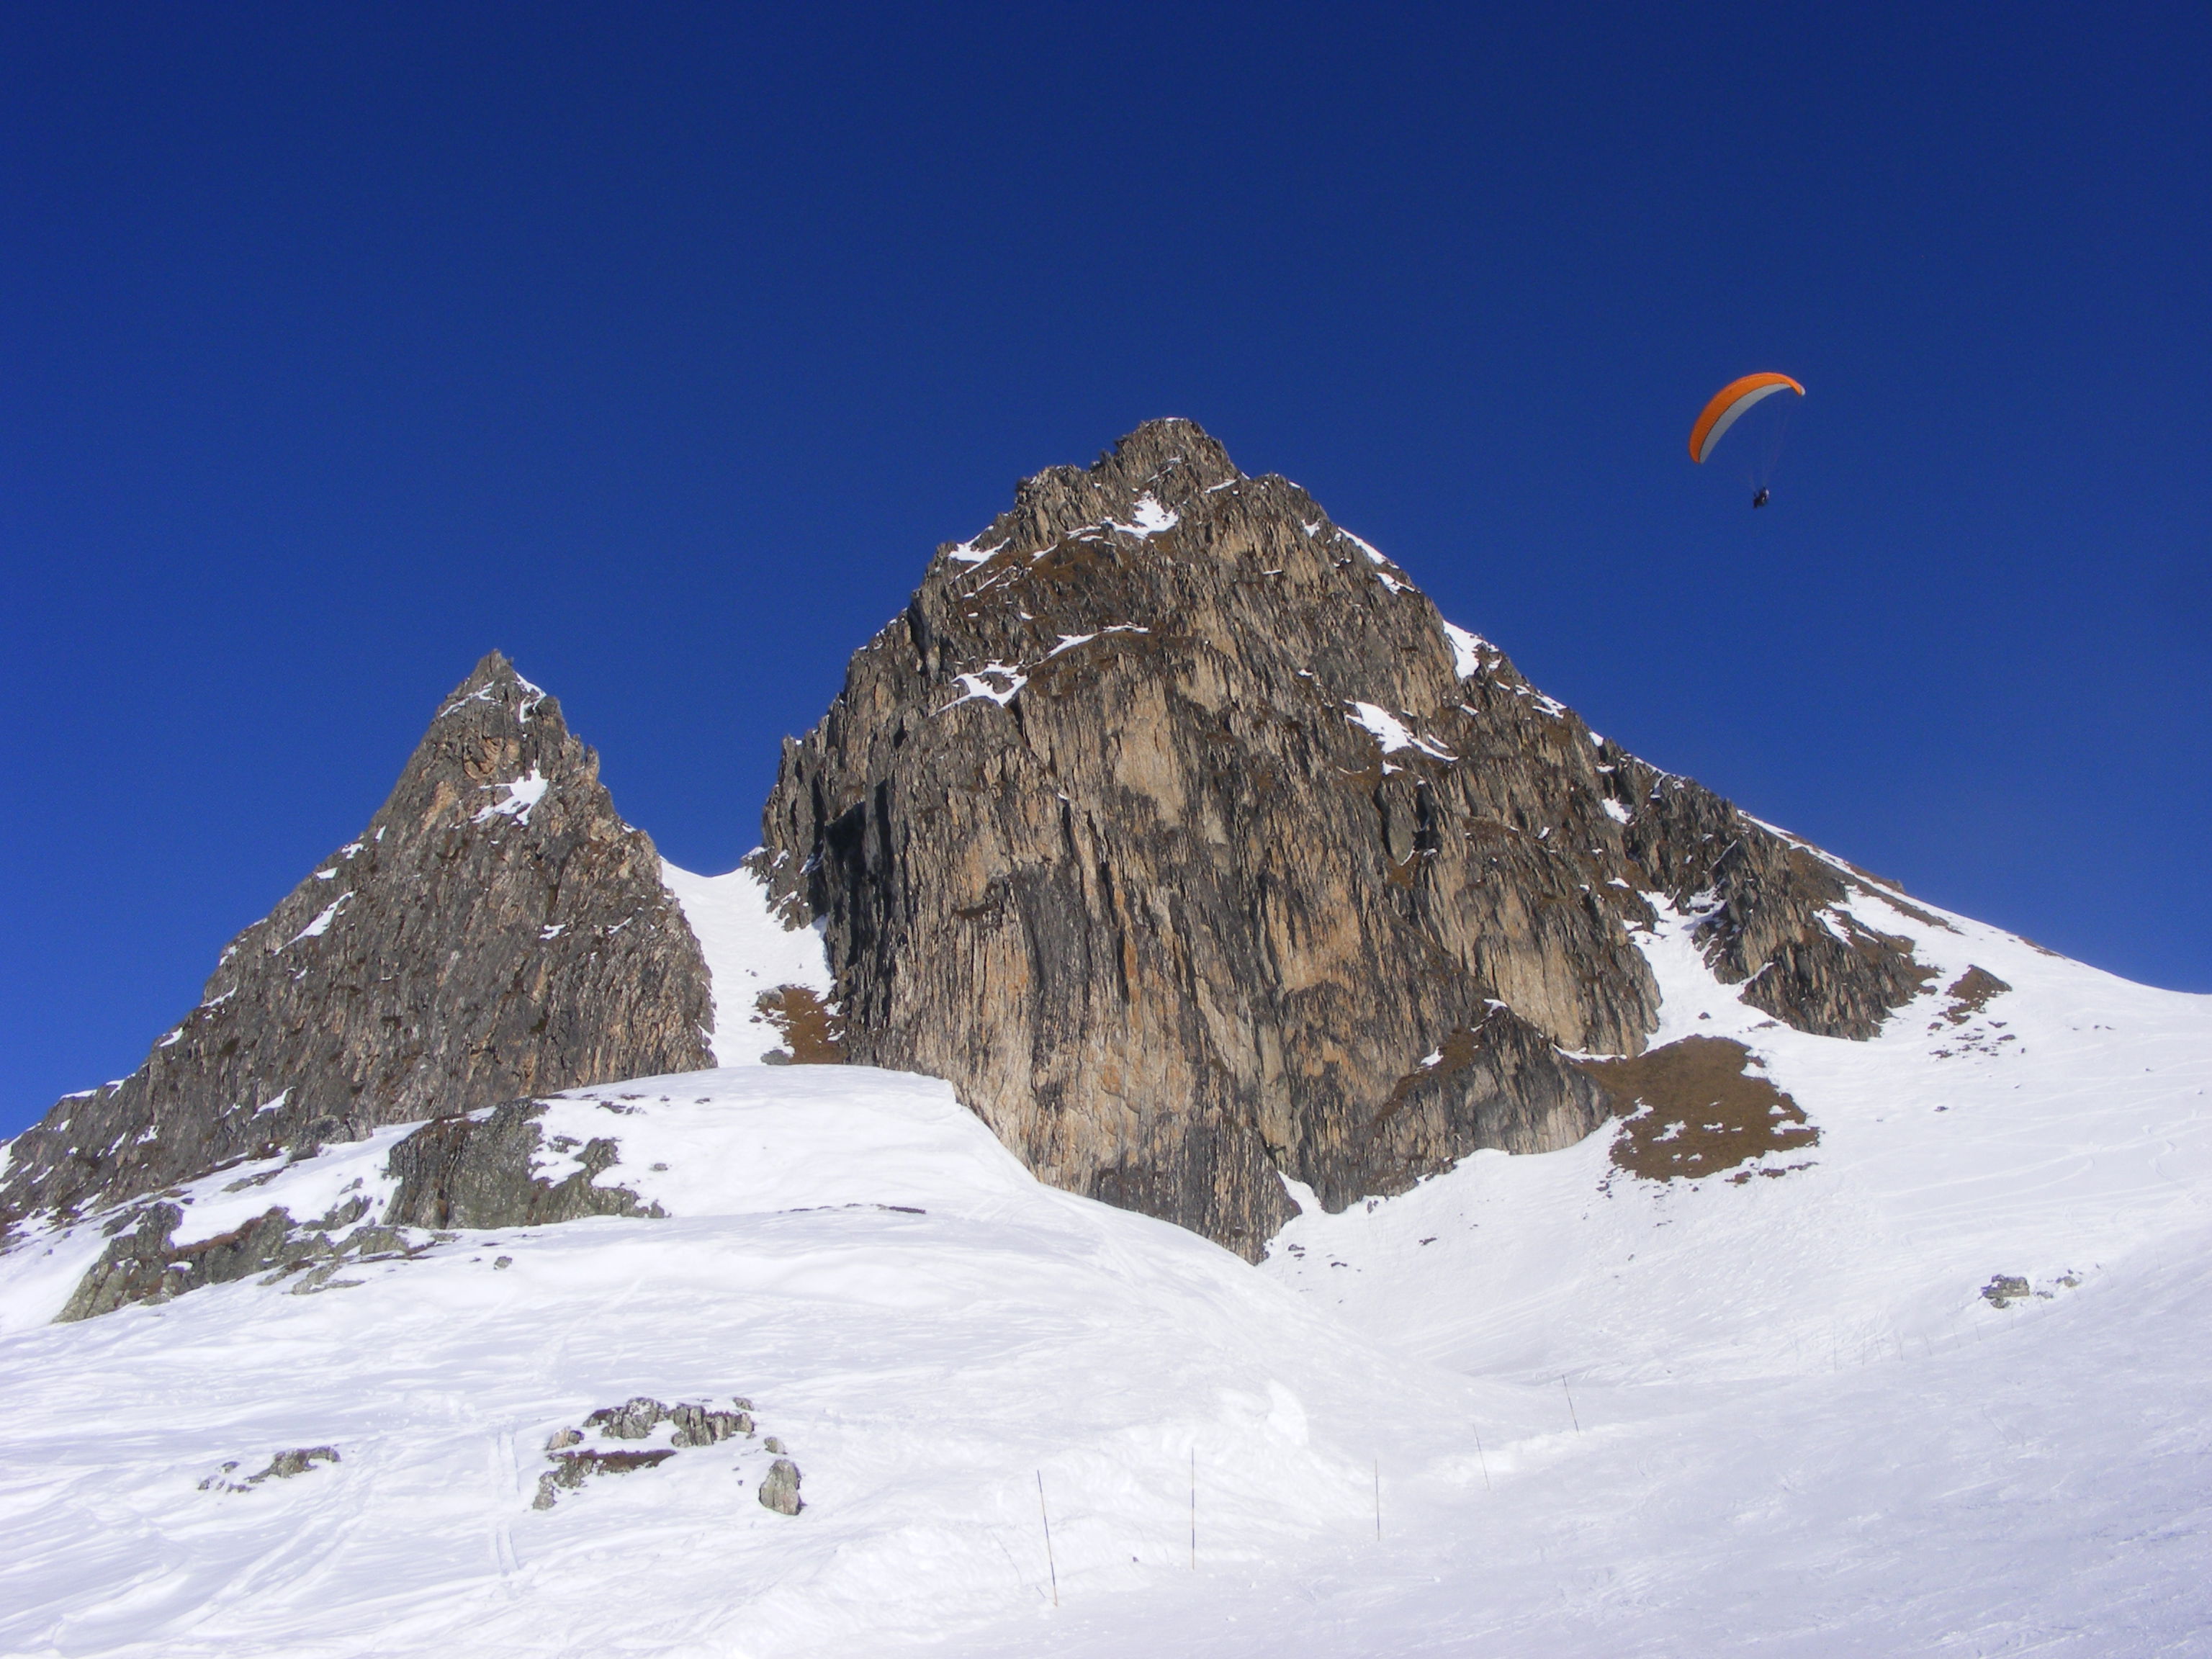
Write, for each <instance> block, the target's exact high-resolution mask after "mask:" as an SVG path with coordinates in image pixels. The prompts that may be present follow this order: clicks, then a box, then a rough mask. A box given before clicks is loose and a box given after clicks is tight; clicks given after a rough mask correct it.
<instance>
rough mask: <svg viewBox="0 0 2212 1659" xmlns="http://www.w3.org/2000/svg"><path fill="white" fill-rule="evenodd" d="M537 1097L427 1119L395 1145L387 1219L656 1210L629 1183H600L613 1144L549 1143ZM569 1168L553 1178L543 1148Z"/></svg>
mask: <svg viewBox="0 0 2212 1659" xmlns="http://www.w3.org/2000/svg"><path fill="white" fill-rule="evenodd" d="M544 1115H545V1105H544V1102H542V1101H535V1100H510V1101H507V1102H504V1103H501V1104H500V1105H498V1106H495V1107H494V1108H493V1109H491V1110H490V1111H489V1112H487V1113H481V1114H471V1115H469V1116H466V1117H453V1118H441V1119H440V1120H438V1121H435V1122H432V1123H426V1124H424V1125H423V1126H422V1127H421V1128H419V1129H417V1130H416V1132H415V1133H413V1134H411V1135H409V1136H408V1137H407V1138H406V1139H404V1140H402V1141H401V1142H399V1143H398V1145H397V1146H394V1147H393V1148H392V1157H391V1159H390V1162H389V1163H388V1164H387V1165H386V1168H387V1169H388V1170H390V1172H391V1173H392V1175H393V1176H397V1177H398V1182H399V1185H398V1189H397V1190H396V1191H395V1192H394V1193H393V1194H392V1203H391V1205H390V1206H389V1207H388V1208H386V1211H385V1219H386V1223H387V1224H389V1225H393V1226H403V1227H537V1226H543V1225H545V1224H546V1223H548V1222H554V1221H574V1220H577V1219H579V1218H581V1217H584V1216H587V1215H654V1216H657V1215H659V1214H660V1213H661V1211H660V1209H659V1206H646V1205H643V1204H641V1203H640V1202H639V1200H638V1196H637V1194H635V1193H634V1192H631V1191H630V1190H629V1188H627V1187H623V1186H619V1185H616V1184H613V1183H609V1184H607V1185H605V1186H602V1185H599V1184H598V1182H599V1177H600V1176H602V1175H604V1174H605V1173H606V1172H607V1170H611V1169H612V1168H613V1167H614V1164H615V1161H616V1157H617V1146H616V1143H615V1142H614V1141H613V1140H612V1139H593V1140H587V1141H585V1142H583V1143H582V1144H581V1145H580V1146H577V1145H565V1144H562V1143H559V1142H557V1141H556V1143H555V1144H554V1145H553V1146H550V1148H548V1147H547V1146H545V1143H544V1132H543V1131H542V1130H541V1129H540V1128H539V1127H538V1121H537V1120H538V1119H539V1118H541V1117H543V1116H544ZM545 1151H550V1152H555V1153H558V1154H566V1155H568V1156H569V1157H572V1158H574V1168H573V1169H572V1170H569V1171H568V1173H567V1174H565V1175H563V1176H562V1178H561V1179H560V1180H558V1181H549V1180H547V1179H546V1178H545V1177H544V1176H542V1175H540V1174H539V1173H538V1159H539V1158H540V1157H541V1156H542V1154H543V1152H545Z"/></svg>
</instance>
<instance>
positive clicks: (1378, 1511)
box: [1375, 1457, 1383, 1544]
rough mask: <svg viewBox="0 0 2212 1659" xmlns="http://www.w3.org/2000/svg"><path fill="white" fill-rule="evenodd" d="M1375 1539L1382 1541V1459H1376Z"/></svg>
mask: <svg viewBox="0 0 2212 1659" xmlns="http://www.w3.org/2000/svg"><path fill="white" fill-rule="evenodd" d="M1375 1541H1376V1543H1378V1544H1379V1543H1381V1542H1382V1541H1383V1460H1382V1459H1381V1458H1379V1457H1378V1458H1376V1460H1375Z"/></svg>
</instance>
